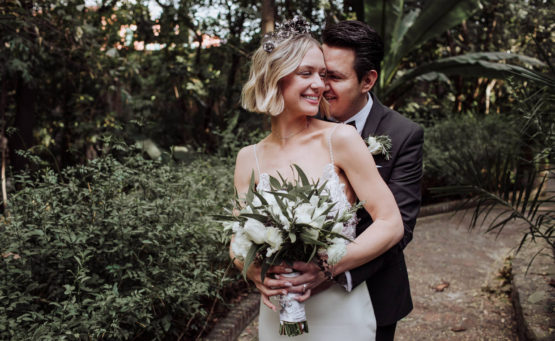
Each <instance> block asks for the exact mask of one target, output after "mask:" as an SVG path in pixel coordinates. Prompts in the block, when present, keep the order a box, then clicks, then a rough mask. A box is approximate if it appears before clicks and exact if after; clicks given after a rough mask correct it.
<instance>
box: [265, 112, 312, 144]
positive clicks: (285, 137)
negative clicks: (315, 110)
mask: <svg viewBox="0 0 555 341" xmlns="http://www.w3.org/2000/svg"><path fill="white" fill-rule="evenodd" d="M309 126H310V117H309V116H304V117H295V118H288V117H285V116H283V117H279V116H277V117H272V133H271V134H270V137H271V138H272V139H273V140H275V141H277V142H279V143H280V144H285V143H287V142H289V141H291V140H293V139H295V138H297V137H299V136H301V135H303V134H304V133H306V131H307V130H308V127H309Z"/></svg>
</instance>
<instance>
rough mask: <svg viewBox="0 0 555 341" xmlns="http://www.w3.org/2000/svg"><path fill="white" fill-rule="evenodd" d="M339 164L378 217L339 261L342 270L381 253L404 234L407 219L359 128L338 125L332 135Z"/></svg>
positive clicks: (352, 267)
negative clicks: (403, 215)
mask: <svg viewBox="0 0 555 341" xmlns="http://www.w3.org/2000/svg"><path fill="white" fill-rule="evenodd" d="M332 146H333V153H334V156H335V164H336V165H337V166H338V167H339V168H341V169H342V170H343V171H344V172H345V174H346V176H347V179H348V180H349V183H350V184H351V187H352V188H353V190H354V191H355V193H356V195H357V197H358V199H359V200H360V201H361V202H363V203H364V208H365V209H366V210H367V211H368V213H369V214H370V216H371V217H372V220H373V221H374V222H373V223H372V225H370V226H369V227H368V228H367V229H366V230H365V231H364V232H363V233H362V234H360V235H359V236H358V237H357V238H356V239H355V241H354V242H353V243H350V244H349V245H348V246H347V253H346V254H345V256H343V258H342V259H341V260H340V261H339V263H338V264H336V265H335V267H334V269H333V272H334V273H335V274H339V273H342V272H345V271H347V270H350V269H354V268H356V267H358V266H360V265H362V264H365V263H367V262H369V261H371V260H373V259H374V258H376V257H378V256H379V255H381V254H382V253H384V252H385V251H387V250H389V249H390V248H391V247H393V246H394V245H395V244H397V243H398V242H399V241H400V240H401V239H402V238H403V233H404V231H403V221H402V219H401V214H400V213H399V208H398V207H397V204H396V202H395V198H394V197H393V194H392V193H391V191H390V190H389V188H388V187H387V185H386V183H385V182H384V181H383V179H382V177H381V176H380V174H379V172H378V169H377V167H376V164H375V162H374V158H373V157H372V154H371V153H370V151H369V150H368V148H367V147H366V144H365V143H364V141H363V140H362V139H361V138H360V136H359V135H358V133H357V131H356V130H355V129H354V128H353V127H351V126H348V125H344V126H340V127H338V128H337V129H336V131H335V133H334V135H333V137H332Z"/></svg>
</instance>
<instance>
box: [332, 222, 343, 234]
mask: <svg viewBox="0 0 555 341" xmlns="http://www.w3.org/2000/svg"><path fill="white" fill-rule="evenodd" d="M331 232H333V233H338V234H342V233H343V224H342V223H335V225H333V227H332V228H331Z"/></svg>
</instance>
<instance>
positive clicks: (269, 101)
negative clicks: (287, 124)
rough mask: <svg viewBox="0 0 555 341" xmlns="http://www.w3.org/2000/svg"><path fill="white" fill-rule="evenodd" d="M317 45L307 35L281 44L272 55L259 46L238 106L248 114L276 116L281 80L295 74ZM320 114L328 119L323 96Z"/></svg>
mask: <svg viewBox="0 0 555 341" xmlns="http://www.w3.org/2000/svg"><path fill="white" fill-rule="evenodd" d="M314 46H316V47H318V48H319V49H320V50H322V47H321V45H320V43H319V42H318V41H317V40H316V39H314V38H312V37H311V36H310V35H308V34H297V35H294V36H292V37H290V38H288V39H285V40H283V41H280V42H279V43H277V44H276V45H275V47H274V48H273V50H271V52H267V51H266V50H264V47H263V45H262V46H260V47H259V48H258V49H257V50H256V51H255V53H254V55H253V56H252V64H251V68H250V74H249V80H248V81H247V83H245V85H244V86H243V91H242V92H241V106H242V107H243V108H245V109H246V110H248V111H251V112H257V113H262V114H268V115H271V116H277V115H279V114H280V113H281V112H282V111H283V109H284V106H285V105H284V101H283V95H282V93H281V89H280V81H281V80H282V79H283V78H284V77H285V76H287V75H289V74H290V73H292V72H294V71H295V70H296V69H297V68H298V67H299V65H300V64H301V62H302V60H303V58H304V56H305V55H306V53H307V52H308V50H310V48H312V47H314ZM320 114H323V115H325V116H326V117H329V106H328V103H327V101H326V100H325V99H324V98H323V97H322V100H321V101H320Z"/></svg>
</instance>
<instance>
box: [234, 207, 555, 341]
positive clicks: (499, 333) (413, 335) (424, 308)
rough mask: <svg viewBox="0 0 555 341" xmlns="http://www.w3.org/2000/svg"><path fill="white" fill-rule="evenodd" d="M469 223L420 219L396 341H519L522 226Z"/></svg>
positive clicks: (248, 338) (453, 217) (443, 217)
mask: <svg viewBox="0 0 555 341" xmlns="http://www.w3.org/2000/svg"><path fill="white" fill-rule="evenodd" d="M469 219H470V214H469V213H467V214H466V215H464V214H463V213H457V214H453V213H444V214H439V215H434V216H429V217H424V218H419V220H418V224H417V226H416V230H415V235H414V240H413V241H412V242H411V243H410V244H409V246H408V247H407V249H406V251H405V257H406V260H407V266H408V271H409V277H410V281H411V290H412V296H413V301H414V310H413V311H412V312H411V314H409V316H407V317H406V318H405V319H403V320H402V321H400V323H399V324H398V327H397V334H396V338H395V339H396V340H398V341H404V340H411V341H416V340H517V339H518V336H517V327H516V322H515V318H514V316H515V315H514V309H513V306H512V304H511V301H510V296H509V295H508V292H509V291H510V287H511V284H510V280H507V277H510V273H511V270H510V266H511V265H510V264H511V262H510V261H509V260H510V257H511V256H512V254H513V252H514V248H515V247H516V246H518V243H519V241H520V239H521V237H522V228H521V227H519V226H518V225H516V224H512V225H509V226H507V227H506V228H505V229H504V230H503V231H502V232H501V233H500V234H499V235H496V234H495V233H487V234H486V233H485V228H480V229H476V230H472V231H469V230H468V228H467V227H468V221H469ZM548 264H550V266H551V269H553V262H552V261H551V263H549V262H548ZM256 328H257V322H256V319H255V320H254V322H253V323H251V324H249V325H248V326H247V327H246V328H245V329H244V330H243V333H242V334H241V335H240V336H239V338H238V340H239V341H254V340H257V339H258V338H257V331H256Z"/></svg>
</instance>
